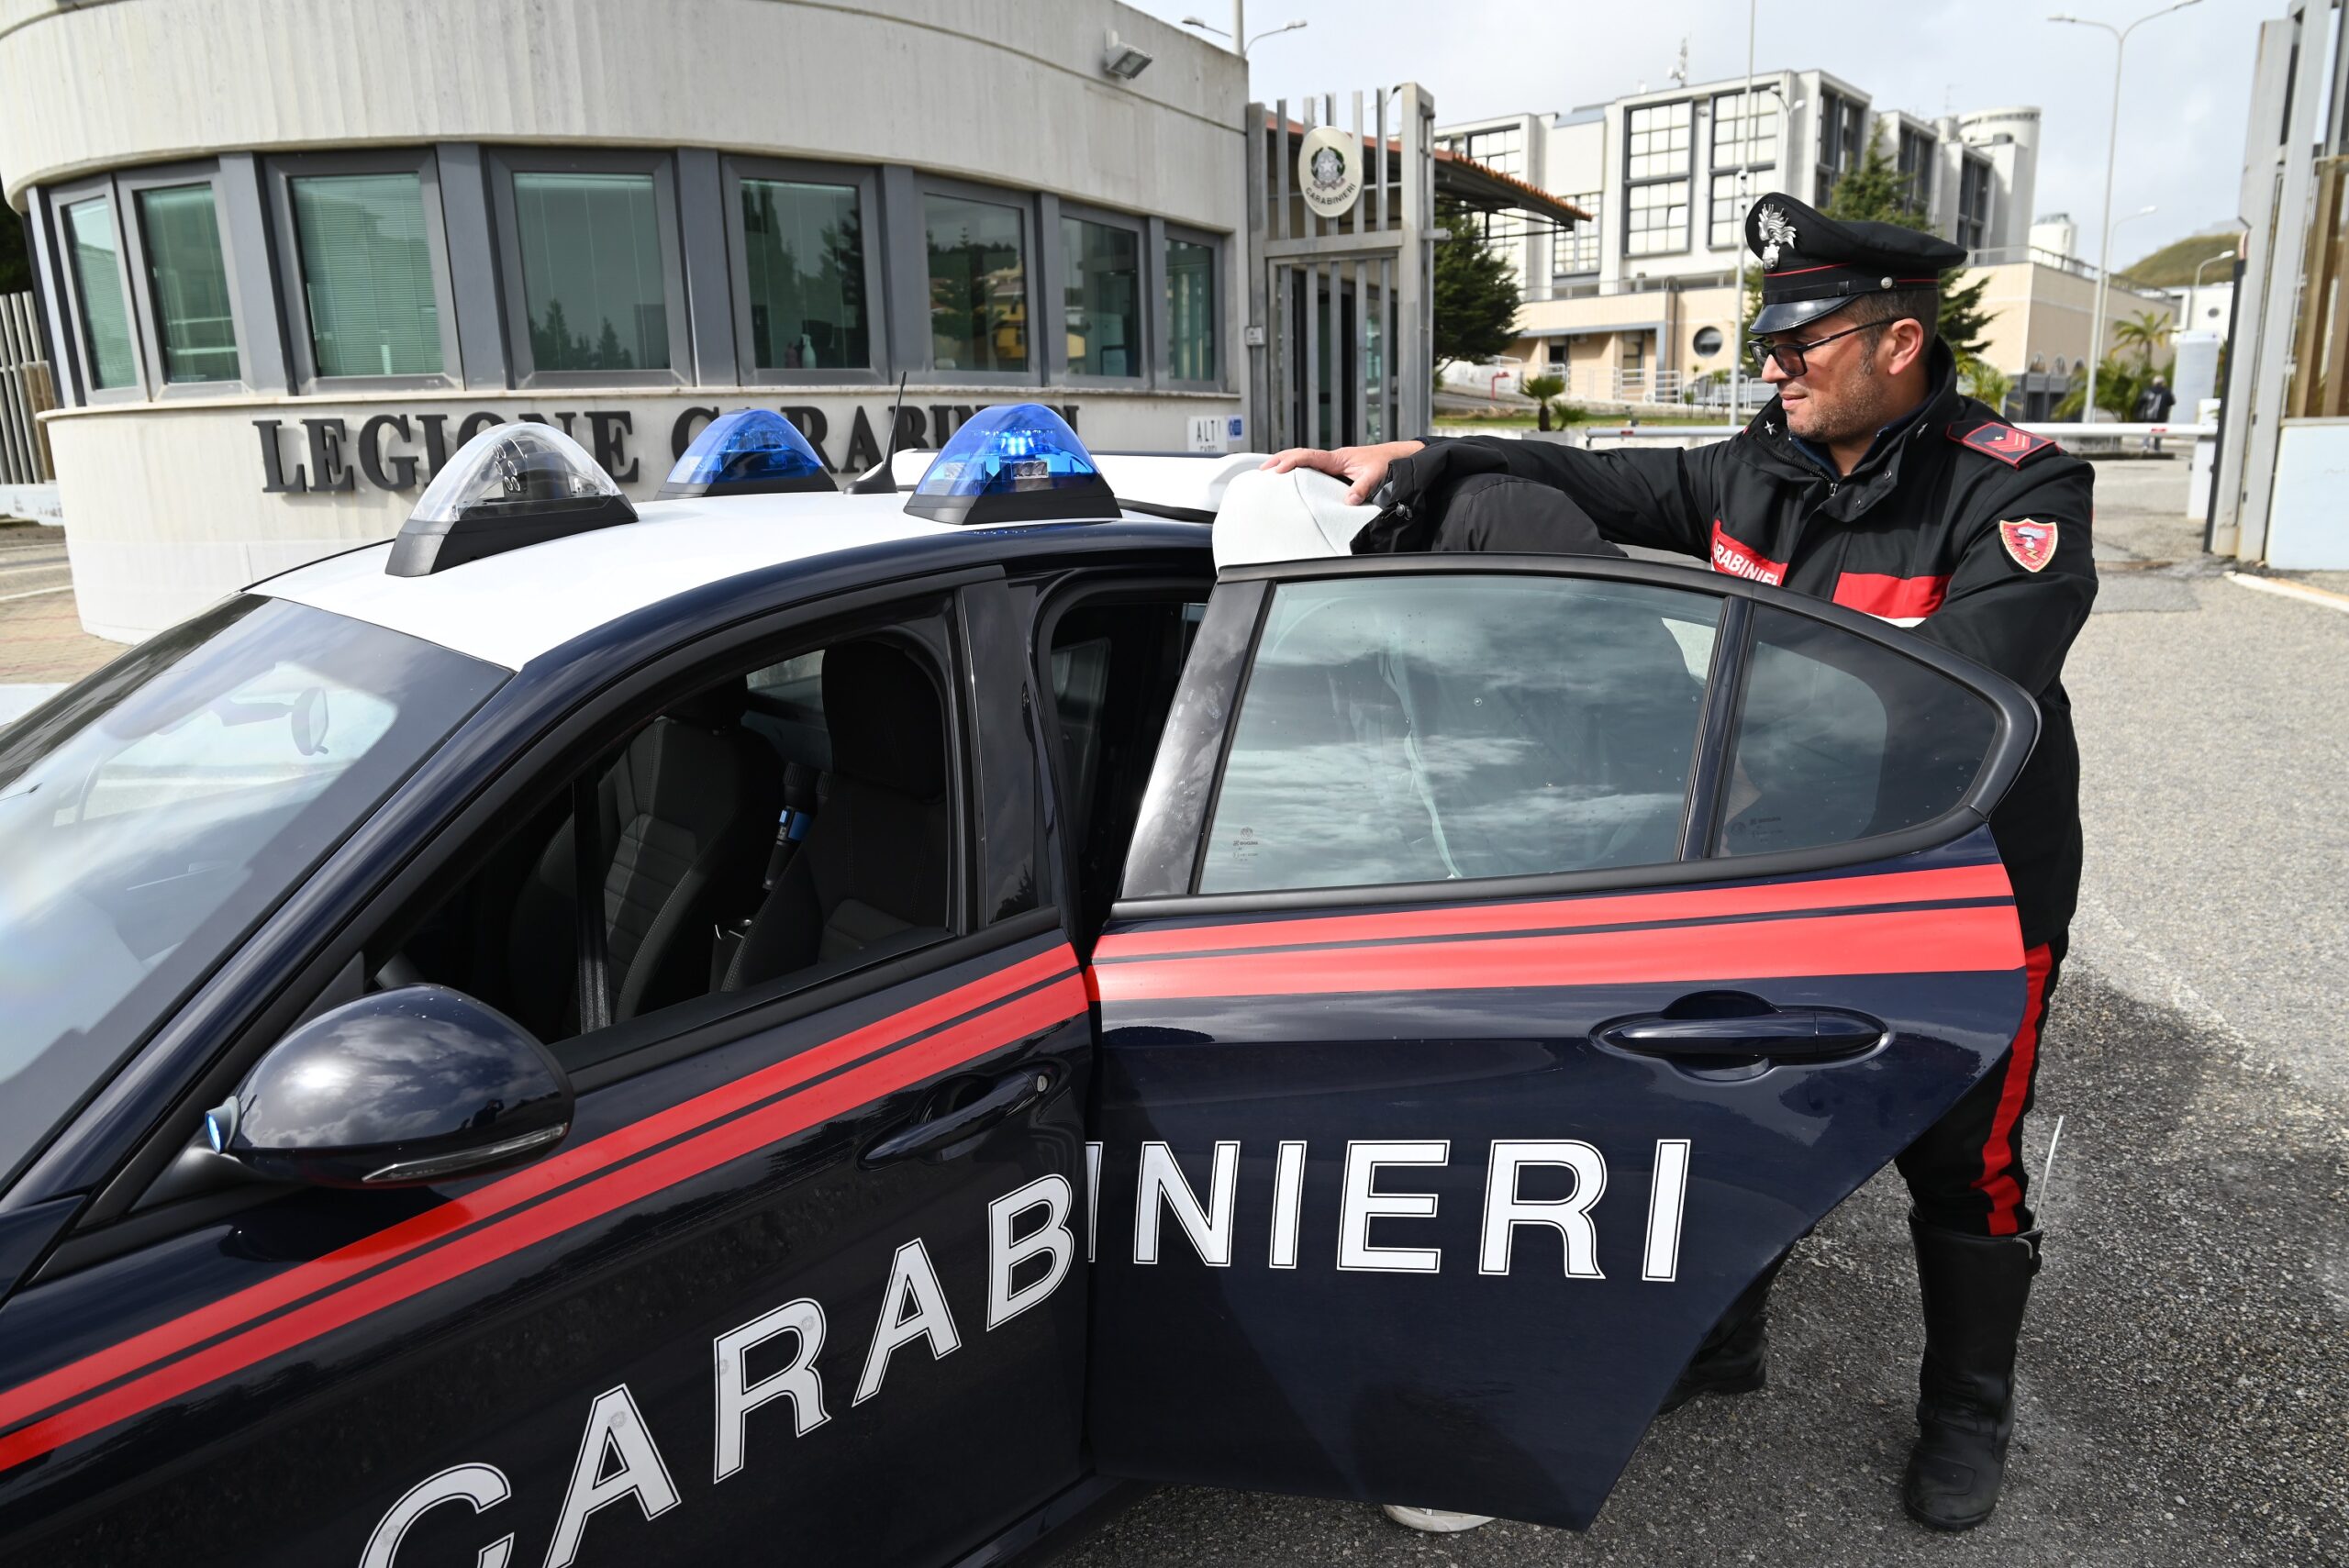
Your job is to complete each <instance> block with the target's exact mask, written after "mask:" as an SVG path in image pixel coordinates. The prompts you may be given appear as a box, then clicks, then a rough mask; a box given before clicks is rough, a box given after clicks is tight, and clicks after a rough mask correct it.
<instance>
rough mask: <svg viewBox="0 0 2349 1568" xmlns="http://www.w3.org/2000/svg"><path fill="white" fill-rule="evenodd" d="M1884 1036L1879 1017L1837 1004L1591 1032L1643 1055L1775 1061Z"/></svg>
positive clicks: (1624, 1023)
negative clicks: (1756, 1057) (1871, 1016)
mask: <svg viewBox="0 0 2349 1568" xmlns="http://www.w3.org/2000/svg"><path fill="white" fill-rule="evenodd" d="M1886 1034H1887V1030H1886V1029H1885V1027H1884V1025H1883V1024H1882V1023H1881V1022H1880V1021H1879V1020H1877V1019H1875V1018H1869V1017H1868V1016H1867V1015H1866V1014H1865V1013H1851V1012H1845V1011H1843V1010H1842V1009H1841V1008H1838V1007H1770V1008H1768V1009H1767V1010H1766V1011H1762V1012H1755V1013H1751V1014H1746V1015H1743V1016H1742V1017H1735V1018H1672V1017H1670V1016H1669V1015H1667V1014H1664V1013H1650V1014H1647V1015H1645V1016H1643V1017H1641V1018H1619V1019H1617V1020H1616V1021H1615V1022H1613V1023H1610V1024H1603V1025H1601V1026H1600V1027H1599V1028H1598V1029H1595V1030H1593V1031H1592V1036H1593V1038H1594V1039H1596V1040H1598V1042H1599V1043H1600V1044H1602V1045H1611V1046H1613V1047H1614V1048H1615V1049H1616V1050H1618V1051H1636V1052H1638V1053H1639V1054H1641V1055H1642V1056H1677V1057H1688V1056H1766V1057H1769V1058H1771V1059H1772V1060H1773V1061H1776V1062H1806V1061H1818V1060H1820V1059H1822V1058H1826V1057H1833V1056H1853V1055H1856V1054H1858V1053H1859V1052H1861V1051H1867V1050H1870V1049H1871V1048H1873V1047H1875V1046H1876V1045H1878V1044H1881V1043H1882V1042H1883V1040H1885V1038H1886Z"/></svg>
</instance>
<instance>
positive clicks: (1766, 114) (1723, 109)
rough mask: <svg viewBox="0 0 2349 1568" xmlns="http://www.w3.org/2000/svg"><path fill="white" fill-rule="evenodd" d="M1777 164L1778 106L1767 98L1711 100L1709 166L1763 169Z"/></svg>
mask: <svg viewBox="0 0 2349 1568" xmlns="http://www.w3.org/2000/svg"><path fill="white" fill-rule="evenodd" d="M1776 161H1778V106H1777V105H1776V103H1775V102H1774V101H1773V100H1772V97H1771V95H1769V94H1767V93H1764V92H1761V91H1759V90H1757V91H1755V92H1754V93H1753V95H1751V96H1750V97H1749V96H1748V95H1745V94H1743V93H1723V94H1720V95H1718V96H1717V97H1715V98H1714V99H1713V167H1714V168H1716V169H1735V168H1738V167H1740V166H1741V165H1742V166H1743V167H1745V168H1748V169H1765V168H1767V167H1769V166H1770V165H1771V164H1773V163H1776Z"/></svg>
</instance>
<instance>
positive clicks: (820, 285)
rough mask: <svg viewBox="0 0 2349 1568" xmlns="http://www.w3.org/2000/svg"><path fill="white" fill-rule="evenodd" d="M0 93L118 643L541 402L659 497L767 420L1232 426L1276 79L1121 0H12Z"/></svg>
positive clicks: (2, 8)
mask: <svg viewBox="0 0 2349 1568" xmlns="http://www.w3.org/2000/svg"><path fill="white" fill-rule="evenodd" d="M1113 41H1115V42H1117V43H1118V44H1119V45H1120V46H1130V47H1131V48H1132V49H1134V50H1140V51H1141V53H1142V54H1143V55H1145V56H1147V57H1149V61H1148V64H1147V65H1146V67H1145V68H1144V69H1143V70H1142V71H1141V72H1140V74H1138V75H1126V74H1122V73H1117V72H1111V71H1110V70H1109V69H1108V65H1109V62H1111V61H1114V60H1116V58H1117V56H1118V54H1119V50H1118V49H1113V48H1111V47H1110V46H1111V45H1112V43H1113ZM1125 64H1126V65H1127V66H1128V67H1130V65H1131V61H1130V59H1129V60H1128V61H1125ZM0 83H6V91H5V92H0V183H5V190H6V199H7V200H8V201H9V202H10V203H11V204H12V205H14V206H16V207H17V209H18V210H19V211H21V212H23V213H24V214H25V216H26V218H27V226H28V230H29V231H30V233H31V235H32V238H33V244H34V250H35V261H36V266H37V272H38V281H39V295H40V304H41V310H42V316H43V325H44V327H45V328H46V331H47V334H48V336H49V339H50V350H51V354H52V357H53V360H54V361H55V363H56V366H57V378H56V379H57V382H58V396H59V401H60V403H61V405H62V406H61V407H60V408H58V409H57V410H56V411H54V412H52V413H50V414H49V415H47V416H45V417H44V418H45V424H46V428H47V431H48V435H49V438H50V447H51V450H52V451H53V453H54V456H55V464H56V470H57V479H58V484H59V486H60V490H61V499H62V503H63V506H64V510H65V512H66V515H67V517H68V518H69V524H70V526H69V528H68V543H67V548H68V550H69V551H70V553H71V556H72V568H73V576H74V583H75V586H76V590H77V594H78V597H79V603H80V606H81V609H82V615H83V620H84V623H85V624H86V625H87V626H88V627H89V628H90V629H91V630H93V631H95V632H98V633H99V634H101V635H105V636H111V637H116V638H120V639H135V638H138V637H141V636H144V635H146V634H148V633H150V632H152V631H154V630H156V629H158V628H161V627H164V626H168V625H170V624H172V623H173V622H174V621H176V620H178V619H180V618H182V617H184V616H185V615H187V614H188V613H190V612H191V611H192V610H194V609H195V608H198V607H200V606H202V605H204V604H205V603H206V602H208V601H209V600H211V599H212V598H215V597H217V596H218V595H220V594H222V593H225V592H228V591H229V590H231V589H234V588H236V587H238V586H239V585H241V584H245V583H248V582H250V581H252V580H253V579H255V578H257V577H260V576H262V575H265V574H267V573H272V572H274V571H277V570H281V569H283V568H284V567H286V566H289V565H292V564H295V563H297V562H302V561H306V560H309V559H312V558H315V557H317V556H318V555H321V554H324V553H328V552H329V551H332V550H342V549H346V548H349V547H350V546H351V545H354V544H357V543H361V542H363V541H366V540H371V539H381V538H384V537H387V536H388V535H389V534H390V533H391V532H393V531H394V530H395V528H397V526H398V524H399V522H400V521H401V520H402V518H403V517H405V516H406V513H407V511H408V509H409V508H410V507H411V506H413V505H414V502H415V499H416V497H417V493H418V492H419V490H420V489H421V487H422V486H423V485H424V484H427V483H428V482H429V479H430V477H431V475H432V473H434V471H435V470H436V469H437V468H438V467H439V466H440V464H441V463H442V462H444V461H445V460H446V459H447V457H448V455H449V453H450V452H451V451H452V450H454V449H455V448H456V447H458V446H459V445H461V444H462V442H463V441H464V440H465V439H467V438H468V437H470V436H471V435H473V434H474V433H475V432H476V431H478V430H480V429H482V428H485V427H487V426H490V425H493V424H496V423H500V422H504V421H507V420H511V419H517V418H530V419H540V420H543V421H545V422H548V423H551V424H555V425H559V426H561V427H562V428H566V429H568V430H569V431H570V432H571V433H572V434H573V436H574V437H576V438H577V439H579V440H580V442H581V443H582V444H583V445H584V446H585V447H586V448H587V449H588V450H590V451H591V452H593V453H594V454H595V455H596V458H597V460H598V461H599V462H602V463H604V465H605V466H606V467H607V469H608V470H609V471H610V472H611V473H613V475H614V476H615V477H616V478H617V479H618V480H619V481H620V483H621V484H622V486H623V487H624V488H625V489H626V490H627V491H628V492H629V494H630V495H634V496H637V497H639V498H644V497H649V496H650V495H651V494H652V493H653V492H654V490H656V489H657V488H658V486H659V484H661V481H662V478H663V477H664V476H665V474H666V473H667V471H668V469H669V467H670V465H671V463H672V462H673V461H674V458H675V457H676V455H678V454H679V453H680V452H681V451H682V450H683V449H684V447H685V444H686V443H687V442H688V441H689V440H690V439H692V436H693V435H694V433H695V432H696V430H697V429H698V428H699V427H700V426H701V425H702V424H703V423H704V422H706V421H707V419H709V418H710V417H714V416H715V415H716V414H717V413H718V412H719V411H720V410H722V409H730V408H735V407H741V406H766V407H772V408H779V409H781V410H783V411H784V412H785V414H786V416H787V417H790V418H792V419H793V420H794V421H795V422H796V423H797V424H798V425H799V426H800V428H802V429H803V431H804V432H805V433H806V434H807V436H808V437H809V438H810V439H811V440H813V441H814V442H815V444H816V446H817V448H818V450H819V451H820V452H821V453H822V454H823V455H824V457H825V458H826V460H827V462H829V463H830V464H832V465H833V466H834V467H835V468H836V469H839V470H841V471H843V472H850V471H855V470H861V469H862V468H863V467H865V466H867V465H869V464H870V463H872V462H876V461H878V460H879V458H880V457H881V455H882V452H883V450H885V448H886V447H887V446H888V445H889V443H890V441H891V439H892V436H893V433H894V435H895V437H896V439H897V441H898V444H900V445H935V444H937V443H938V442H939V441H941V440H942V439H944V438H945V437H946V436H948V435H949V434H951V433H952V430H953V428H955V426H957V425H958V424H959V423H960V422H961V421H963V420H964V419H967V418H968V417H970V416H971V415H972V413H973V412H974V410H975V409H976V408H978V407H981V406H986V405H988V404H992V403H1004V402H1011V401H1026V400H1038V401H1043V402H1047V403H1050V404H1052V405H1054V406H1059V407H1061V408H1063V410H1065V411H1067V412H1068V413H1069V414H1070V415H1071V417H1072V418H1073V420H1074V422H1075V423H1076V424H1077V427H1078V429H1079V430H1080V432H1081V433H1082V434H1083V435H1084V437H1085V439H1087V440H1088V441H1090V442H1092V443H1094V444H1096V445H1097V446H1102V447H1107V448H1125V449H1150V450H1168V449H1175V450H1180V449H1182V448H1184V447H1185V446H1186V444H1204V443H1206V442H1208V440H1209V439H1212V440H1213V441H1215V442H1219V443H1220V442H1229V444H1230V445H1233V446H1244V445H1246V444H1247V436H1246V428H1247V426H1246V420H1247V414H1248V410H1247V409H1246V406H1245V396H1244V392H1243V390H1242V389H1243V388H1244V387H1245V385H1246V367H1245V364H1244V362H1243V363H1241V364H1238V365H1235V363H1234V362H1233V361H1234V358H1235V355H1236V354H1237V353H1238V352H1239V351H1240V350H1238V347H1237V346H1238V345H1239V343H1240V340H1241V313H1242V311H1243V310H1244V304H1245V298H1246V291H1245V288H1244V286H1243V271H1242V269H1243V264H1244V261H1245V256H1244V250H1245V244H1246V235H1245V229H1246V211H1247V208H1246V201H1245V189H1246V181H1245V174H1244V161H1243V159H1244V154H1243V147H1242V134H1241V132H1242V125H1243V109H1244V106H1245V102H1246V96H1247V94H1246V81H1245V68H1244V66H1243V65H1242V63H1241V61H1239V60H1238V59H1237V58H1236V57H1234V56H1233V55H1231V54H1230V53H1229V52H1228V51H1226V50H1221V49H1219V48H1217V47H1215V46H1213V45H1211V44H1209V43H1208V42H1206V41H1204V40H1201V39H1197V38H1195V37H1192V36H1191V35H1189V34H1186V33H1184V32H1182V31H1180V30H1178V29H1176V28H1171V27H1168V26H1166V25H1164V24H1163V23H1160V22H1158V21H1156V20H1154V19H1152V17H1148V16H1146V15H1144V14H1142V13H1141V12H1138V11H1134V10H1131V9H1129V8H1128V7H1126V6H1121V5H1118V4H1115V3H1114V0H993V3H990V4H989V5H986V6H971V5H969V4H965V3H961V0H901V3H899V4H897V5H895V6H892V7H891V14H890V15H887V16H880V15H874V14H871V13H866V12H860V11H854V10H850V9H847V8H843V7H837V6H821V5H816V4H811V3H801V0H670V3H667V4H663V5H660V6H647V5H643V4H640V0H572V3H569V4H565V5H562V6H519V5H503V4H499V5H481V4H478V3H475V0H411V3H410V4H407V5H405V6H395V7H391V8H384V7H379V6H362V5H358V4H355V3H351V0H308V3H305V4H292V3H269V0H255V3H253V4H250V5H238V6H220V5H218V4H217V0H111V3H109V4H105V5H87V4H80V3H76V0H0ZM901 381H902V382H903V383H904V384H905V392H904V403H903V410H902V413H901V414H900V415H899V417H898V418H897V421H896V425H895V426H894V428H893V427H892V424H891V417H890V416H891V410H892V408H893V406H895V405H896V398H897V388H898V385H899V384H900V382H901Z"/></svg>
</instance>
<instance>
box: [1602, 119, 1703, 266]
mask: <svg viewBox="0 0 2349 1568" xmlns="http://www.w3.org/2000/svg"><path fill="white" fill-rule="evenodd" d="M1674 109H1677V110H1680V111H1682V112H1683V113H1684V114H1685V115H1686V116H1687V134H1688V145H1687V148H1686V149H1685V150H1684V155H1683V156H1682V158H1681V161H1680V167H1679V168H1678V169H1676V170H1673V171H1671V172H1666V173H1662V174H1654V173H1650V174H1634V173H1632V172H1631V160H1632V159H1633V157H1635V156H1653V154H1645V155H1642V154H1635V153H1633V151H1632V150H1631V137H1632V134H1633V133H1632V126H1631V122H1632V120H1633V119H1634V118H1636V117H1638V116H1641V115H1643V114H1653V113H1656V112H1658V111H1669V110H1674ZM1668 131H1669V128H1667V133H1668ZM1708 134H1709V133H1708ZM1697 143H1698V136H1697V100H1696V99H1695V98H1694V97H1687V98H1664V99H1659V100H1657V101H1656V102H1654V103H1649V104H1633V105H1631V106H1627V107H1626V108H1625V109H1624V110H1623V153H1622V172H1623V232H1622V233H1621V235H1620V236H1619V237H1618V239H1617V241H1616V243H1617V248H1618V250H1620V253H1621V256H1622V259H1623V260H1624V261H1653V260H1654V259H1656V258H1657V257H1659V256H1686V255H1687V254H1689V252H1690V250H1692V249H1693V248H1694V246H1695V245H1696V241H1697ZM1667 150H1668V149H1667ZM1675 182H1677V183H1678V184H1679V185H1680V188H1681V196H1680V202H1679V206H1680V207H1681V208H1682V216H1681V219H1680V231H1679V241H1680V242H1679V243H1678V244H1676V245H1667V246H1664V247H1661V248H1659V249H1653V250H1633V249H1631V239H1632V236H1633V235H1634V234H1662V233H1669V232H1670V226H1669V225H1667V226H1666V227H1665V228H1661V229H1659V228H1647V229H1642V228H1639V227H1638V226H1637V225H1636V224H1635V223H1634V222H1633V221H1632V214H1633V212H1634V210H1635V207H1634V198H1635V197H1636V196H1637V195H1639V193H1640V192H1642V191H1644V190H1649V189H1652V188H1653V187H1656V186H1660V185H1668V184H1672V183H1675ZM1670 205H1671V204H1669V203H1667V204H1666V206H1670ZM1651 210H1653V209H1651Z"/></svg>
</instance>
